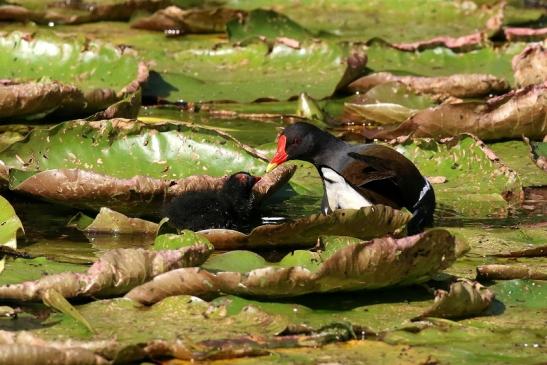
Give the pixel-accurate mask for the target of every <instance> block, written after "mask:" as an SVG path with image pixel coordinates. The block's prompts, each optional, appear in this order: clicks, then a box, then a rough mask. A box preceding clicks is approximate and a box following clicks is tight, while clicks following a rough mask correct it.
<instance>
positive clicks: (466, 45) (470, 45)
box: [391, 32, 487, 52]
mask: <svg viewBox="0 0 547 365" xmlns="http://www.w3.org/2000/svg"><path fill="white" fill-rule="evenodd" d="M486 40H487V36H486V34H484V33H482V32H476V33H473V34H469V35H465V36H461V37H448V36H439V37H435V38H431V39H427V40H422V41H417V42H411V43H395V44H392V45H391V46H392V47H393V48H396V49H400V50H401V51H408V52H415V51H423V50H424V49H431V48H436V47H445V48H450V49H452V50H455V51H459V52H465V51H470V50H473V49H476V48H479V47H481V46H482V45H483V44H484V43H485V42H486Z"/></svg>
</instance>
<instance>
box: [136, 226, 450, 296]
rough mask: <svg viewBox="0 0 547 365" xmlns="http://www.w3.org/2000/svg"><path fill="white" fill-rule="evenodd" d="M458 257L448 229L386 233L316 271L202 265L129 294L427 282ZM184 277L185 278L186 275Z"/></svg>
mask: <svg viewBox="0 0 547 365" xmlns="http://www.w3.org/2000/svg"><path fill="white" fill-rule="evenodd" d="M455 259H456V244H455V241H454V237H453V236H451V235H450V234H449V233H448V232H447V231H444V230H431V231H428V232H426V233H423V234H420V235H416V236H410V237H406V238H401V239H399V240H395V239H393V238H380V239H375V240H373V241H371V242H365V243H360V244H353V245H349V246H347V247H345V248H342V249H340V250H338V251H336V252H335V253H334V254H332V256H330V257H329V258H328V259H326V260H325V261H323V262H322V263H321V264H320V265H319V266H318V267H317V268H316V270H314V271H310V270H308V269H306V268H304V267H302V266H293V267H286V268H276V267H272V266H267V267H264V268H259V269H255V270H252V271H250V272H247V273H239V272H227V271H222V269H219V268H218V267H217V269H219V271H218V272H216V273H212V272H209V271H206V270H203V269H202V270H200V269H198V268H190V269H182V270H173V271H171V272H169V273H166V274H164V275H160V276H158V277H156V278H154V280H152V281H150V282H149V283H146V284H144V285H141V286H139V287H136V288H134V289H133V290H132V291H130V292H129V293H128V294H127V297H129V298H131V299H133V300H136V301H138V302H140V303H143V304H152V303H156V302H158V301H160V300H161V299H163V298H165V297H168V296H173V295H180V294H191V295H198V296H204V297H210V296H216V295H219V294H220V293H226V294H238V295H252V296H268V297H284V296H297V295H302V294H307V293H313V292H331V291H342V290H358V289H377V288H382V287H386V286H393V285H405V284H406V285H409V284H413V283H419V282H424V281H427V280H428V279H429V278H431V276H432V275H433V274H435V273H437V272H439V271H441V270H443V269H445V268H447V267H448V266H450V265H451V264H452V263H453V262H454V260H455ZM182 278H184V279H182Z"/></svg>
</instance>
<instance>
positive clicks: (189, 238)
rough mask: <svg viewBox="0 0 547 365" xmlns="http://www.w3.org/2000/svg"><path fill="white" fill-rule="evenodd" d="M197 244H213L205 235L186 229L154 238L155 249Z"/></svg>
mask: <svg viewBox="0 0 547 365" xmlns="http://www.w3.org/2000/svg"><path fill="white" fill-rule="evenodd" d="M195 244H203V245H209V246H210V245H211V244H210V243H209V240H207V238H205V237H204V236H203V235H201V234H199V233H195V232H192V231H189V230H186V229H185V230H183V231H182V232H180V233H179V234H172V233H168V234H162V235H159V236H157V237H156V239H155V240H154V250H156V251H161V250H178V249H179V248H183V247H188V246H192V245H195ZM211 248H212V247H211Z"/></svg>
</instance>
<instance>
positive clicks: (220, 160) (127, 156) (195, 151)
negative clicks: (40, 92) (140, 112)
mask: <svg viewBox="0 0 547 365" xmlns="http://www.w3.org/2000/svg"><path fill="white" fill-rule="evenodd" d="M0 160H2V161H4V163H5V164H6V165H7V166H9V167H10V168H15V169H19V170H26V171H35V172H36V171H44V170H50V169H83V170H90V171H94V172H97V173H100V174H105V175H109V176H112V177H118V178H131V177H133V176H136V175H147V176H150V177H155V178H162V179H172V178H182V177H186V176H191V175H199V174H204V173H206V174H208V175H212V176H222V175H224V174H226V173H233V172H237V171H249V172H250V173H261V172H262V171H263V168H264V167H263V166H264V165H265V159H261V158H260V157H259V156H258V155H257V154H256V153H255V152H254V151H253V150H252V149H251V148H250V147H247V146H244V145H242V144H241V143H239V142H238V141H236V140H235V139H233V138H231V137H230V136H228V135H226V134H224V133H220V132H217V131H214V130H211V129H206V128H202V127H198V126H191V125H184V124H179V125H174V124H163V125H145V124H142V123H139V122H137V121H133V120H124V119H113V120H105V121H98V122H85V121H73V122H66V123H62V124H59V125H57V126H54V127H52V128H49V129H43V128H42V129H35V130H33V131H32V132H31V133H30V134H29V135H28V136H27V137H26V138H25V140H23V141H21V142H17V143H15V144H13V145H11V146H10V147H9V148H7V149H5V150H4V151H2V152H1V153H0ZM26 177H28V175H27V176H26ZM26 177H24V176H22V178H23V179H25V178H26ZM14 185H17V183H15V182H14Z"/></svg>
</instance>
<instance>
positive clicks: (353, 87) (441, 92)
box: [348, 72, 509, 98]
mask: <svg viewBox="0 0 547 365" xmlns="http://www.w3.org/2000/svg"><path fill="white" fill-rule="evenodd" d="M388 82H400V83H402V84H404V85H406V86H407V87H408V88H409V89H411V90H413V91H415V92H417V93H421V94H432V95H436V96H440V97H446V96H454V97H457V98H475V97H481V96H485V95H489V94H500V93H503V92H506V91H507V90H509V84H508V83H507V82H506V81H505V80H502V79H499V78H497V77H496V76H493V75H482V74H456V75H451V76H437V77H425V76H397V75H393V74H391V73H389V72H377V73H373V74H370V75H367V76H364V77H361V78H359V79H357V80H355V81H353V82H352V83H351V84H349V86H348V89H349V91H351V92H360V93H363V92H367V91H368V90H370V89H372V88H373V87H374V86H377V85H380V84H385V83H388Z"/></svg>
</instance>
